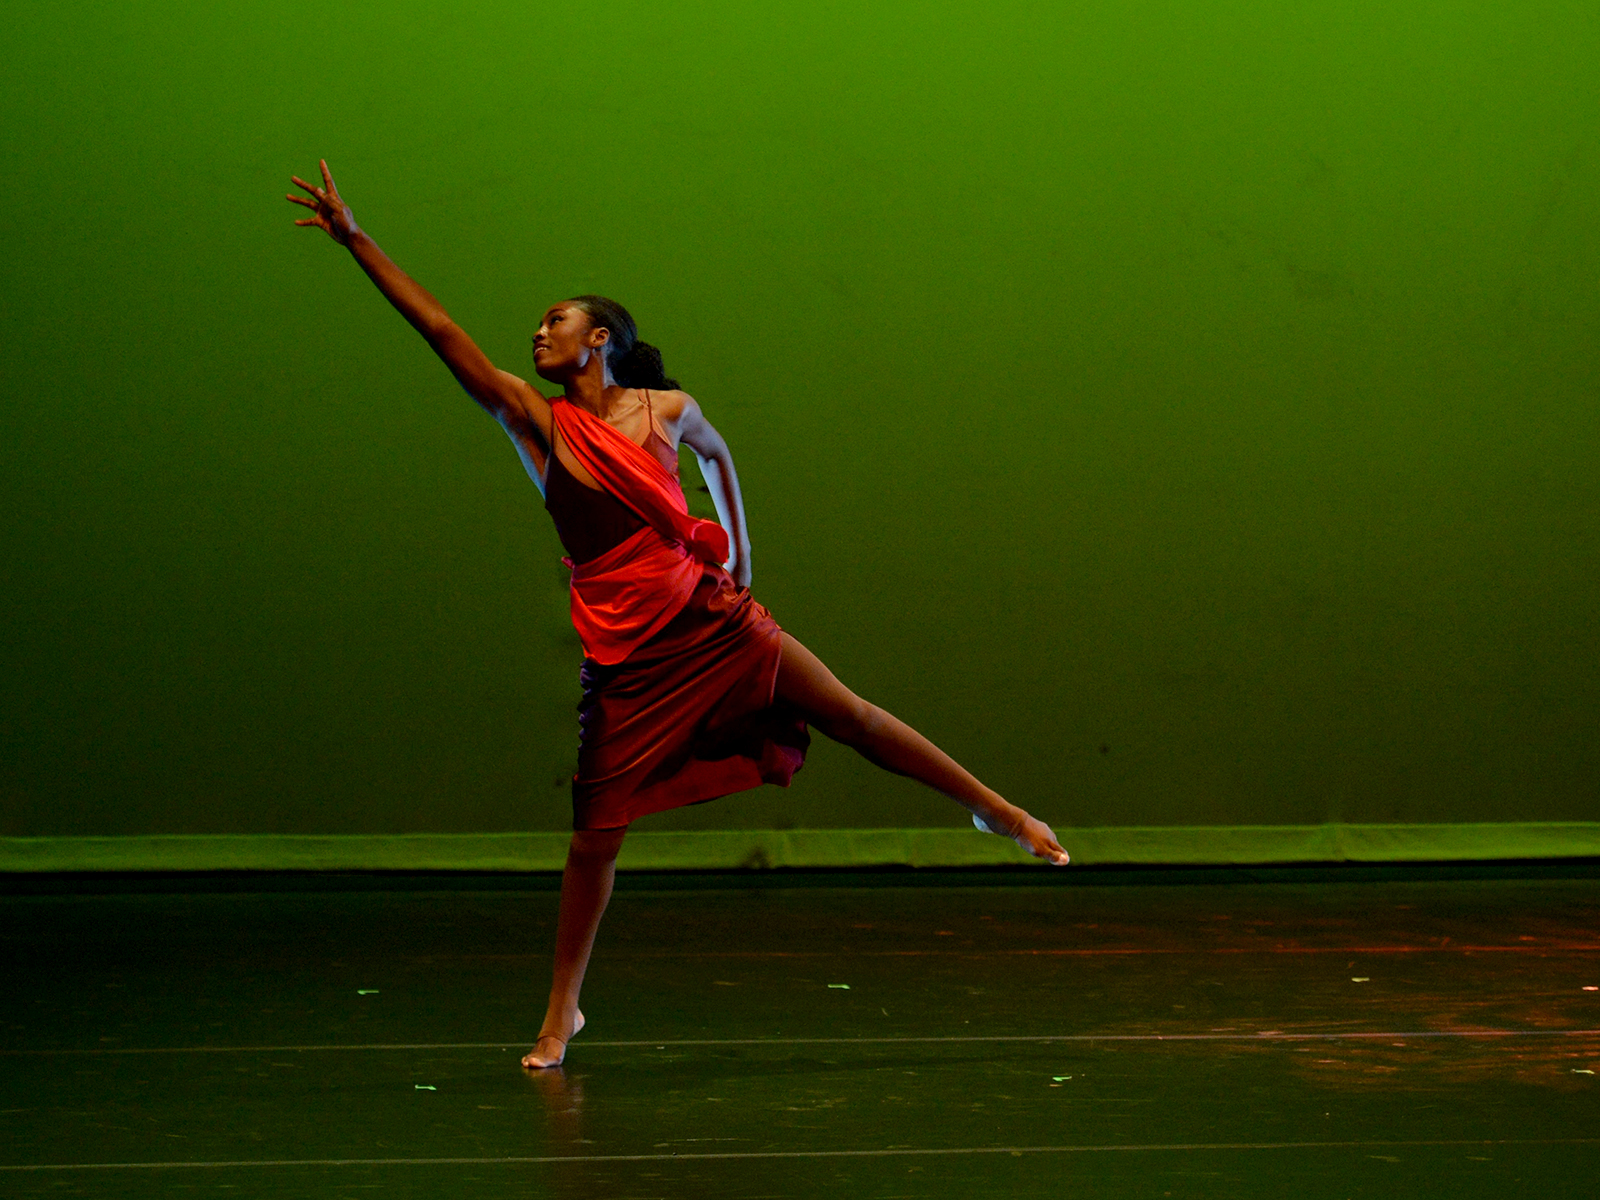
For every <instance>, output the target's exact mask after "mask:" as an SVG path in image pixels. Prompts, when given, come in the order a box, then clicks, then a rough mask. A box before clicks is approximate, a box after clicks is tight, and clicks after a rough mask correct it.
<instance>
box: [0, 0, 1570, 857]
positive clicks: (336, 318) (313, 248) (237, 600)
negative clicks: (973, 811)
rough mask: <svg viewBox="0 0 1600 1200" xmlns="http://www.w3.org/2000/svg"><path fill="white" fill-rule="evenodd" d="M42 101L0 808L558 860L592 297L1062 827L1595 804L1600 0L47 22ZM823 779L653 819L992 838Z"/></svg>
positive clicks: (1487, 815)
mask: <svg viewBox="0 0 1600 1200" xmlns="http://www.w3.org/2000/svg"><path fill="white" fill-rule="evenodd" d="M8 23H9V24H8V29H7V33H6V44H7V53H6V61H7V66H6V70H5V72H4V73H3V76H0V94H3V97H4V103H3V107H0V122H3V126H0V128H3V130H4V146H5V150H6V161H7V162H8V163H9V164H10V167H11V171H10V179H9V187H8V189H7V192H8V195H7V202H6V204H5V207H4V210H3V212H0V223H3V229H4V234H3V237H4V246H5V253H4V255H3V258H0V284H3V290H0V320H3V328H4V347H3V356H0V371H3V383H4V396H5V402H4V408H3V413H0V523H3V524H0V531H3V532H0V538H3V562H0V570H3V572H4V588H3V601H0V603H3V605H4V614H3V615H4V620H3V623H0V739H3V743H0V750H3V762H0V834H4V835H9V836H13V837H20V836H40V837H55V836H64V835H83V834H94V835H119V834H151V833H330V834H338V833H395V832H417V833H424V832H445V833H448V832H468V831H481V832H493V831H508V830H545V829H549V830H555V829H560V828H562V827H564V826H565V825H566V824H567V822H568V820H569V809H568V801H567V793H566V791H565V777H566V775H567V774H568V772H569V771H570V769H571V766H572V761H573V756H574V750H575V745H576V728H575V719H574V713H573V706H574V704H575V701H576V698H577V683H576V672H577V663H578V649H577V645H576V641H575V639H574V637H573V635H572V634H571V632H570V630H569V627H568V625H567V620H566V612H565V595H564V586H565V585H564V573H563V570H562V568H561V567H560V565H559V563H558V557H559V553H560V551H559V547H558V544H557V542H556V539H555V536H554V534H553V532H552V530H551V529H550V527H549V524H548V520H547V518H546V517H545V514H544V513H543V511H542V509H541V504H540V500H539V496H538V494H537V492H536V490H535V488H534V486H533V485H532V483H531V482H529V481H528V480H527V478H526V477H525V476H524V475H523V474H522V472H521V469H520V467H519V465H518V462H517V459H516V457H515V455H514V453H513V452H512V450H511V447H510V445H509V443H508V442H507V441H506V439H505V438H504V436H503V435H502V434H501V433H500V431H499V430H498V429H497V427H496V426H495V425H494V424H493V423H492V422H490V421H489V420H488V419H487V418H485V417H483V416H482V415H481V414H480V413H479V412H478V411H477V410H476V408H475V407H474V406H473V405H472V404H471V403H470V401H468V400H467V399H466V398H465V397H464V396H463V395H462V394H461V393H460V391H459V390H458V389H457V388H456V387H455V386H454V384H453V383H452V381H451V380H450V378H449V376H448V375H447V373H446V372H445V371H444V369H443V368H442V367H441V366H440V365H438V364H437V363H436V362H435V361H434V360H433V359H432V358H431V356H430V354H429V352H428V351H427V349H426V347H425V346H424V345H423V344H422V343H421V341H420V340H419V339H418V338H417V337H416V336H415V335H414V334H413V333H412V332H411V331H410V330H409V329H408V328H406V326H405V325H404V323H403V322H402V321H401V320H400V319H399V318H398V317H397V316H396V315H395V314H394V313H393V312H392V311H391V310H389V308H388V307H387V306H386V305H385V304H384V303H383V301H382V300H381V298H380V297H379V296H378V295H377V294H376V292H375V291H374V290H373V289H372V288H371V287H370V285H369V284H368V283H367V282H366V280H365V279H364V278H363V277H362V275H361V273H360V272H359V270H358V269H357V268H356V267H355V266H354V264H353V263H351V262H350V261H349V260H348V258H347V257H346V256H345V255H344V254H343V252H342V251H340V250H339V249H338V248H337V247H335V246H334V245H333V244H332V243H331V242H329V241H328V240H327V239H326V238H324V237H323V236H322V235H320V234H314V233H311V232H307V231H303V230H296V229H295V228H294V227H293V226H292V225H291V224H290V221H291V219H292V217H293V216H295V215H296V212H295V210H291V208H290V206H289V205H287V204H285V203H284V202H283V200H282V199H281V196H282V193H283V191H284V189H285V187H286V185H287V177H288V175H289V174H290V172H291V171H297V172H299V173H300V174H302V175H310V174H312V173H313V172H314V170H315V167H316V161H317V158H318V156H319V155H325V156H326V157H327V158H328V159H329V161H330V163H331V164H332V166H333V169H334V172H335V177H336V178H337V180H338V182H339V184H340V186H341V189H342V190H343V191H344V192H345V194H346V196H347V198H348V199H349V201H350V202H351V204H352V205H353V207H354V209H355V212H356V215H357V217H358V219H359V220H361V222H362V223H363V225H364V226H365V227H366V228H367V229H368V230H369V231H370V232H371V233H372V234H373V235H374V236H375V237H376V238H377V239H378V241H379V242H380V243H381V244H382V245H383V246H384V247H385V248H386V249H387V250H388V251H389V252H390V253H391V254H392V255H393V256H394V257H395V258H396V259H397V260H398V261H399V262H400V263H401V264H402V265H403V266H405V267H406V268H408V269H409V270H410V271H412V273H413V274H415V275H416V276H417V277H418V278H419V279H421V280H422V281H423V282H424V283H425V284H426V285H427V286H428V287H430V288H431V289H432V290H433V291H434V292H435V294H437V295H438V296H439V297H440V299H441V300H442V301H443V302H444V303H445V304H446V306H447V307H449V308H450V309H451V311H452V313H453V314H454V315H455V316H456V318H457V319H458V320H459V321H460V322H461V324H462V325H464V326H465V327H466V328H467V329H468V330H469V331H470V332H472V333H473V334H474V335H475V336H477V338H478V339H479V341H480V342H481V344H482V345H483V346H484V347H485V349H486V350H488V352H489V353H490V355H491V357H493V358H494V359H495V360H496V362H497V363H499V364H500V365H502V366H504V367H507V368H508V369H511V370H514V371H519V370H520V371H527V370H531V364H530V362H529V359H528V353H527V339H528V335H529V333H530V331H531V329H532V327H533V325H534V324H535V323H536V322H537V319H538V314H539V312H541V311H542V309H543V308H544V306H545V305H546V304H547V303H548V302H550V301H551V300H553V299H556V298H560V297H563V296H567V295H572V294H575V293H579V292H586V291H603V292H605V293H608V294H611V295H615V296H616V297H618V298H619V299H621V300H622V301H623V302H624V303H626V304H627V305H629V307H630V308H631V309H632V310H633V312H634V313H635V315H636V316H637V317H638V319H639V321H640V325H641V327H642V331H643V334H644V336H646V337H647V338H648V339H649V340H651V341H653V342H655V343H657V344H658V345H660V346H662V347H663V348H664V350H665V352H666V355H667V363H668V366H669V369H671V370H672V371H673V372H674V373H675V374H677V375H678V376H679V377H680V378H681V379H682V380H683V381H684V383H685V386H686V387H688V389H689V390H690V391H691V392H693V393H694V394H695V395H696V396H697V397H698V398H699V399H700V401H701V403H702V404H703V406H704V408H705V410H706V411H707V413H708V415H709V416H710V417H711V419H712V420H713V421H714V422H715V423H716V424H717V425H718V427H719V428H720V429H721V430H722V431H723V432H724V433H725V434H726V436H727V437H728V439H729V441H730V443H731V444H732V446H733V448H734V453H735V456H736V459H737V462H738V464H739V467H740V471H741V475H742V478H743V483H744V487H745V491H746V497H747V505H748V509H749V516H750V524H751V529H752V532H753V537H754V543H755V557H754V562H755V573H756V590H757V594H758V596H759V597H760V598H762V599H763V600H764V601H765V603H766V604H767V605H768V606H769V607H770V608H771V609H772V610H773V611H774V613H775V614H776V615H777V617H778V619H779V620H780V621H781V622H782V623H783V624H784V625H785V627H786V628H788V629H789V630H790V631H791V632H793V633H794V634H795V635H796V636H797V637H799V638H800V639H801V640H802V641H804V642H806V643H807V644H808V645H810V646H811V647H812V648H813V649H815V650H816V651H817V652H818V653H820V654H821V655H822V657H823V658H824V659H825V660H826V661H827V662H828V663H829V664H830V665H832V666H833V668H834V669H835V671H836V672H837V673H838V674H839V675H840V676H841V678H843V679H844V680H845V681H846V682H848V683H850V684H852V685H853V686H855V687H856V688H857V690H859V691H861V692H862V693H863V694H865V695H867V696H868V697H870V698H873V699H875V700H877V701H878V702H880V703H882V704H884V705H885V706H886V707H889V708H890V709H892V710H893V711H895V712H897V713H899V714H901V715H902V716H904V717H906V718H907V719H909V720H910V721H911V722H912V723H913V724H916V725H918V726H919V727H920V728H922V729H923V730H924V731H925V732H927V733H928V734H929V735H930V736H932V737H933V738H934V739H935V740H936V741H938V742H940V743H941V744H943V745H945V746H946V747H947V748H948V749H949V750H951V751H952V752H953V753H954V754H955V755H956V756H957V757H958V758H959V759H961V760H962V761H963V762H965V763H967V764H968V765H969V766H971V767H972V768H973V769H974V770H975V771H976V772H977V773H978V774H979V775H981V776H982V777H984V778H985V779H986V780H988V781H990V782H992V783H993V784H994V786H996V787H998V788H999V789H1000V790H1001V791H1003V792H1004V793H1006V794H1007V795H1008V796H1010V797H1011V798H1013V799H1015V800H1017V801H1018V802H1020V803H1023V804H1026V805H1028V806H1029V807H1032V808H1034V809H1035V810H1036V811H1038V812H1039V813H1040V814H1041V815H1043V816H1045V817H1046V818H1047V819H1050V820H1052V821H1054V822H1056V823H1058V824H1062V825H1087V826H1119V825H1127V826H1185V825H1230V824H1247V825H1258V824H1315V823H1321V822H1330V821H1331V822H1378V823H1383V822H1420V823H1429V822H1492V821H1502V820H1515V821H1525V822H1526V821H1569V822H1570V821H1590V820H1593V819H1595V817H1596V816H1597V814H1600V804H1597V791H1600V788H1597V778H1600V748H1597V747H1600V742H1597V739H1596V736H1595V735H1596V727H1597V721H1600V689H1597V683H1596V661H1597V655H1600V587H1597V586H1596V580H1597V578H1600V469H1597V466H1596V464H1597V463H1600V416H1597V412H1600V407H1597V401H1600V353H1597V347H1600V299H1597V287H1600V253H1597V251H1600V169H1597V160H1600V150H1597V143H1596V139H1595V130H1596V114H1597V113H1600V71H1597V70H1596V69H1595V64H1596V63H1597V62H1600V10H1597V9H1596V8H1595V7H1594V6H1593V5H1592V4H1581V3H1572V2H1564V0H1529V2H1528V3H1522V4H1516V5H1504V4H1492V3H1485V2H1482V0H1478V2H1463V3H1440V2H1428V0H1385V2H1384V3H1372V2H1367V3H1355V4H1352V3H1350V2H1349V0H1339V2H1334V0H1307V2H1305V3H1300V4H1294V5H1288V6H1285V5H1267V4H1261V3H1239V2H1233V0H1201V2H1199V3H1187V4H1178V3H1165V2H1158V0H1115V2H1113V0H1093V2H1092V3H1086V4H1075V5H1060V4H1043V3H1029V2H1027V0H996V2H994V3H991V4H988V5H983V6H977V7H974V6H972V5H970V4H962V5H955V4H917V5H911V4H894V3H882V4H876V5H865V6H863V5H857V4H830V3H821V4H818V3H807V4H798V3H792V2H790V0H781V2H777V3H770V4H765V5H754V6H752V5H745V4H739V5H734V4H724V3H690V2H685V3H679V4H674V5H659V6H657V5H635V4H626V3H623V4H615V5H606V6H594V5H575V6H560V5H554V6H546V5H528V4H505V3H485V4H476V5H454V4H445V5H440V4H434V3H429V4H421V3H415V2H414V0H404V2H393V0H391V2H390V3H385V4H382V5H379V4H360V3H357V4H340V5H333V6H285V5H282V4H268V3H264V2H261V0H241V2H235V3H229V4H226V5H216V4H209V3H206V4H202V3H187V4H184V3H165V2H160V0H156V2H152V3H146V4H139V5H133V6H121V7H118V6H107V5H104V4H93V5H91V4H86V3H72V2H61V3H56V4H52V5H48V6H45V5H33V6H28V7H26V8H23V9H19V10H18V11H17V12H15V13H13V14H11V15H10V16H8ZM964 819H965V818H964V814H962V813H960V812H959V810H956V809H955V808H954V806H952V805H949V804H947V803H945V802H943V801H941V800H939V799H938V798H937V797H933V796H931V795H925V794H923V793H921V792H920V791H919V790H918V789H917V788H915V787H914V786H912V785H910V784H908V783H905V782H904V781H902V780H899V779H895V778H892V777H889V776H886V775H883V774H879V773H876V772H874V771H872V770H871V769H869V768H867V767H866V766H865V765H864V764H862V763H860V762H858V761H857V760H855V759H854V758H853V757H852V756H851V755H850V754H848V752H845V751H842V750H840V749H839V748H838V747H834V746H831V745H825V744H819V745H818V746H817V747H816V749H815V750H814V752H813V755H812V758H811V760H810V762H809V763H808V765H807V767H806V769H805V771H804V772H802V774H801V775H800V777H799V778H798V779H797V781H796V785H795V787H794V788H793V789H791V790H790V791H788V792H782V791H778V790H776V789H764V790H763V791H762V792H759V793H753V794H750V795H746V796H743V797H739V798H735V799H729V800H724V801H719V802H717V803H715V804H711V805H705V806H701V807H698V808H694V809H689V810H685V811H681V812H678V813H673V814H666V815H663V816H660V817H656V818H651V819H650V820H649V821H647V822H644V823H641V828H646V827H648V828H651V829H655V830H688V829H741V828H750V829H787V828H794V827H799V828H828V827H847V828H873V827H894V828H914V827H921V826H941V825H946V826H952V827H953V826H957V825H959V824H961V822H962V821H964Z"/></svg>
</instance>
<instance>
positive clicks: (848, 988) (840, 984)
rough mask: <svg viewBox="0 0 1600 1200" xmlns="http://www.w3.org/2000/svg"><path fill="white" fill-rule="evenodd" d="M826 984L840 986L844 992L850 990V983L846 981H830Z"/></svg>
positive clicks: (833, 986)
mask: <svg viewBox="0 0 1600 1200" xmlns="http://www.w3.org/2000/svg"><path fill="white" fill-rule="evenodd" d="M828 986H829V987H831V988H840V989H842V990H844V991H846V992H848V991H849V990H850V985H849V984H848V983H830V984H829V985H828Z"/></svg>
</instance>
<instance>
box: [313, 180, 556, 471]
mask: <svg viewBox="0 0 1600 1200" xmlns="http://www.w3.org/2000/svg"><path fill="white" fill-rule="evenodd" d="M320 165H321V167H322V184H323V186H322V187H317V186H316V185H315V184H311V183H307V182H306V181H305V180H304V179H301V178H300V177H299V176H298V175H294V176H291V178H292V179H293V181H294V184H295V186H296V187H299V188H302V189H304V190H305V191H306V192H307V193H308V196H296V195H294V194H292V193H291V194H290V195H289V196H287V197H286V198H287V199H288V200H290V201H291V202H293V203H295V204H300V205H304V206H305V207H306V208H309V209H311V211H312V215H311V216H309V217H305V218H302V219H301V220H297V221H296V222H295V224H296V225H307V226H310V225H314V226H316V227H317V228H318V229H320V230H322V231H323V232H324V233H326V234H327V235H328V236H329V237H331V238H332V239H333V240H334V241H336V242H338V243H339V244H340V245H341V246H343V247H345V248H346V249H347V250H349V251H350V253H351V255H352V256H354V258H355V260H356V262H358V263H360V264H361V269H362V270H363V271H365V272H366V273H367V277H368V278H370V279H371V280H372V282H373V283H375V284H377V286H378V290H379V291H380V292H382V293H383V294H384V297H385V299H387V300H388V301H389V303H390V304H392V305H394V306H395V308H396V309H398V310H399V312H400V315H401V316H403V317H405V319H406V320H407V321H409V322H411V327H412V328H413V329H415V330H416V331H417V332H418V333H420V334H421V335H422V336H423V338H424V339H425V340H426V341H427V343H428V345H429V346H431V347H432V348H433V352H434V353H435V354H437V355H438V356H439V357H440V358H442V359H443V360H444V364H445V366H447V367H449V368H450V373H451V374H452V375H454V376H455V377H456V380H457V382H459V383H460V384H461V386H462V387H463V388H465V389H466V391H467V394H468V395H469V396H471V397H472V398H473V399H474V400H476V401H477V402H478V403H479V404H481V405H482V406H483V407H484V408H485V409H486V410H487V411H488V412H489V414H490V415H491V416H493V417H494V418H495V419H496V420H497V421H499V422H500V423H501V424H502V425H504V426H505V427H506V432H508V433H510V434H511V436H512V439H513V440H514V441H516V442H517V443H518V446H519V448H523V449H526V450H529V451H532V452H533V453H534V454H535V455H536V457H537V458H538V459H539V460H540V461H538V462H537V463H536V464H535V465H536V466H537V467H538V469H539V470H540V472H541V473H542V471H543V468H544V462H543V459H544V457H545V456H546V454H547V453H548V447H549V445H550V422H551V417H550V404H549V402H548V401H547V400H546V399H545V398H544V396H543V395H542V394H540V392H539V391H538V389H537V388H534V387H533V386H532V385H531V384H529V383H528V382H527V381H526V380H523V379H519V378H518V377H517V376H515V375H513V374H511V373H510V372H509V371H501V370H497V369H496V368H495V365H494V364H493V363H491V362H490V361H489V358H488V356H487V355H485V354H484V352H483V351H482V350H480V349H478V346H477V344H476V343H475V342H474V341H473V340H472V339H471V338H470V337H468V336H467V335H466V332H465V331H464V330H463V329H462V328H461V326H459V325H457V324H456V323H455V322H454V321H452V320H451V319H450V314H449V313H447V312H445V310H444V306H443V305H441V304H440V303H439V302H438V301H437V300H435V299H434V298H433V296H432V295H430V294H429V292H428V290H427V289H426V288H424V287H423V286H422V285H421V284H420V283H418V282H417V281H416V280H415V279H412V278H411V276H409V275H407V274H406V273H405V272H404V271H402V270H401V269H400V268H399V267H398V266H396V265H395V263H394V260H393V259H391V258H390V257H389V256H388V255H387V254H385V253H384V252H383V251H382V250H380V249H379V248H378V243H377V242H375V241H373V240H372V239H371V238H370V237H368V236H367V234H366V233H365V232H363V231H362V229H361V227H360V226H358V225H357V224H356V219H355V214H353V213H352V212H351V211H350V206H349V205H348V204H346V203H345V202H344V200H343V199H342V198H341V197H340V195H339V190H338V188H336V187H334V184H333V176H332V175H331V174H330V173H329V171H328V164H327V161H326V160H323V161H322V162H321V164H320ZM530 439H531V441H532V443H533V444H532V445H528V446H524V445H523V443H524V442H525V441H527V440H530Z"/></svg>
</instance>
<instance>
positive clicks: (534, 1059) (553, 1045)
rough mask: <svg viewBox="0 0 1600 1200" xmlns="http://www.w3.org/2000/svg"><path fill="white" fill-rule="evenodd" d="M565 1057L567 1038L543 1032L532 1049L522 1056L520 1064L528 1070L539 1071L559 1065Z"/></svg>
mask: <svg viewBox="0 0 1600 1200" xmlns="http://www.w3.org/2000/svg"><path fill="white" fill-rule="evenodd" d="M566 1057H567V1039H566V1038H564V1037H557V1036H556V1035H555V1034H553V1033H543V1034H540V1035H539V1040H538V1041H537V1042H535V1043H534V1045H533V1049H532V1050H530V1051H528V1052H527V1053H526V1054H524V1055H523V1056H522V1065H523V1066H524V1067H526V1068H527V1069H528V1070H530V1071H541V1070H543V1069H544V1068H546V1067H559V1066H560V1065H561V1063H562V1061H563V1060H564V1059H565V1058H566Z"/></svg>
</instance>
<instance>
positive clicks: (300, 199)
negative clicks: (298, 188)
mask: <svg viewBox="0 0 1600 1200" xmlns="http://www.w3.org/2000/svg"><path fill="white" fill-rule="evenodd" d="M284 199H285V200H287V201H288V202H289V203H290V204H304V205H305V206H306V207H307V208H315V207H316V206H317V203H316V201H315V200H307V199H306V198H305V197H304V196H296V195H293V194H290V195H287V196H285V197H284Z"/></svg>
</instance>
